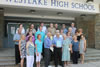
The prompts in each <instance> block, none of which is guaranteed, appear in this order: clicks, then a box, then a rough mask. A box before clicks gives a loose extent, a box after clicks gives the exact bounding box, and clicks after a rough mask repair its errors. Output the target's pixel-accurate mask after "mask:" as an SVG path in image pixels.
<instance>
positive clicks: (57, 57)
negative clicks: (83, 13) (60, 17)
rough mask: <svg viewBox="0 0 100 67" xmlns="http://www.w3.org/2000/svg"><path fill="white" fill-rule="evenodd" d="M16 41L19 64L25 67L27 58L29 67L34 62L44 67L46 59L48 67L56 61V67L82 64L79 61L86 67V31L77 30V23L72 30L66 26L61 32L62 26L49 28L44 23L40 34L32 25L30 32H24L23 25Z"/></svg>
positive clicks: (51, 24) (40, 28)
mask: <svg viewBox="0 0 100 67" xmlns="http://www.w3.org/2000/svg"><path fill="white" fill-rule="evenodd" d="M13 40H14V42H15V58H16V64H18V63H19V62H20V63H21V67H23V64H24V59H25V58H26V66H27V67H33V64H34V62H36V67H40V62H41V58H42V55H43V59H44V62H45V64H44V65H45V67H48V66H49V64H50V60H51V58H52V57H53V58H54V64H55V67H58V65H61V66H62V67H66V66H68V65H69V62H70V61H71V60H72V62H73V64H78V59H79V57H81V63H82V64H83V63H84V54H85V52H86V39H85V36H84V35H83V30H82V29H81V28H80V29H77V28H76V27H75V24H74V23H71V26H70V27H69V28H68V29H67V28H66V25H65V24H62V28H61V29H60V28H59V27H58V24H55V26H54V24H53V23H50V27H48V28H47V27H46V26H45V25H44V23H41V25H40V26H39V27H38V28H37V30H36V29H35V28H34V24H31V25H30V26H29V28H28V29H27V30H25V29H24V27H23V24H20V25H19V28H17V30H16V34H15V35H14V38H13ZM51 53H52V54H53V55H51ZM20 58H21V59H20ZM35 58H36V60H35Z"/></svg>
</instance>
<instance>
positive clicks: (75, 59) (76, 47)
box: [71, 36, 79, 64]
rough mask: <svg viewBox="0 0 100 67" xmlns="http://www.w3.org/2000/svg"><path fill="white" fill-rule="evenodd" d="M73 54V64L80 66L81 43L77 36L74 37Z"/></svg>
mask: <svg viewBox="0 0 100 67" xmlns="http://www.w3.org/2000/svg"><path fill="white" fill-rule="evenodd" d="M71 48H72V50H71V53H72V61H73V64H78V57H79V42H78V40H77V36H74V37H73V41H72V45H71Z"/></svg>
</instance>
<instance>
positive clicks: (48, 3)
mask: <svg viewBox="0 0 100 67" xmlns="http://www.w3.org/2000/svg"><path fill="white" fill-rule="evenodd" d="M0 5H2V6H3V5H6V6H19V7H21V6H24V7H34V8H35V7H37V8H50V9H61V10H69V11H80V12H91V13H99V4H93V3H81V2H77V1H71V0H0Z"/></svg>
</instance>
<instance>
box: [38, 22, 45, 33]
mask: <svg viewBox="0 0 100 67" xmlns="http://www.w3.org/2000/svg"><path fill="white" fill-rule="evenodd" d="M40 26H41V27H42V32H44V33H45V34H46V33H47V28H46V26H44V23H43V22H42V23H41V25H40ZM38 30H39V28H38Z"/></svg>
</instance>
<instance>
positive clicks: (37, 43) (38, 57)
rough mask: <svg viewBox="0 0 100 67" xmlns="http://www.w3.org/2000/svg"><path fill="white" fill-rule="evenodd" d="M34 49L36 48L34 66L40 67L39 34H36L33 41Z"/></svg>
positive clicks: (40, 47)
mask: <svg viewBox="0 0 100 67" xmlns="http://www.w3.org/2000/svg"><path fill="white" fill-rule="evenodd" d="M35 47H36V64H37V67H40V61H41V53H42V41H41V35H40V34H38V36H37V40H36V41H35Z"/></svg>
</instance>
